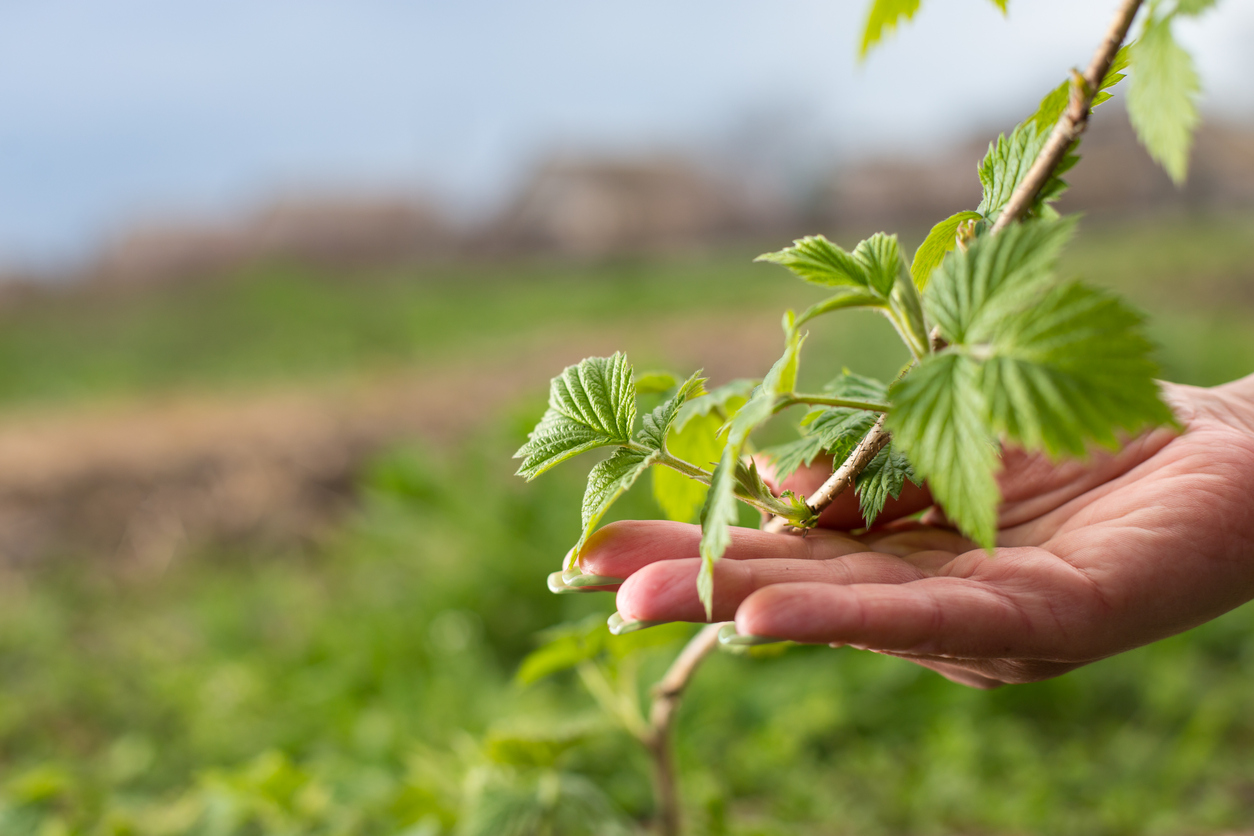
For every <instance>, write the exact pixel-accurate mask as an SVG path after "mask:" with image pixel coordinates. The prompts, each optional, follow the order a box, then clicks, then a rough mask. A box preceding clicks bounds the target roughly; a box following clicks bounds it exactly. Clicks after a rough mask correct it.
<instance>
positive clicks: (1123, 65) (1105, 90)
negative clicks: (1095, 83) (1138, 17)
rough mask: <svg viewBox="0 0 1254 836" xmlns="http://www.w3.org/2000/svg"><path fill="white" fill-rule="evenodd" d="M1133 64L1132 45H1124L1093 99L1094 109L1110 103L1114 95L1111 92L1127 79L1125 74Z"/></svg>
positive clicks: (1117, 53)
mask: <svg viewBox="0 0 1254 836" xmlns="http://www.w3.org/2000/svg"><path fill="white" fill-rule="evenodd" d="M1131 64H1132V45H1131V44H1124V45H1123V46H1122V47H1120V48H1119V51H1118V52H1116V53H1115V57H1114V59H1113V60H1111V62H1110V69H1108V70H1106V77H1105V78H1103V79H1102V85H1101V87H1099V88H1098V89H1097V95H1095V96H1094V97H1093V107H1097V106H1098V105H1100V104H1105V103H1106V102H1108V101H1110V99H1111V96H1112V95H1113V94H1112V93H1110V92H1109V90H1110V89H1111V88H1112V87H1114V86H1115V85H1116V84H1118V83H1119V82H1121V81H1123V80H1124V79H1125V78H1127V77H1128V76H1127V74H1125V73H1124V70H1126V69H1127V68H1128V67H1129V66H1131Z"/></svg>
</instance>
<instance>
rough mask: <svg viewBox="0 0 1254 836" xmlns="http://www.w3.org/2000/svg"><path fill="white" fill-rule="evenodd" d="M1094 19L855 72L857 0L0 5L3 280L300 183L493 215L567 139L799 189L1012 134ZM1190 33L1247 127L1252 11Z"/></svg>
mask: <svg viewBox="0 0 1254 836" xmlns="http://www.w3.org/2000/svg"><path fill="white" fill-rule="evenodd" d="M1109 12H1110V10H1109V9H1108V8H1107V5H1106V4H1091V3H1084V2H1081V0H1066V2H1061V3H1050V4H1046V3H1043V2H1029V0H1022V1H1021V2H1012V3H1011V5H1010V13H1009V15H1008V18H1007V19H1005V20H1003V19H1002V17H1001V16H1000V15H999V14H997V13H996V11H995V10H994V9H992V7H991V5H990V4H989V3H987V2H975V1H974V0H965V2H960V1H959V0H952V2H945V0H933V2H931V3H927V4H924V7H923V10H922V12H921V13H920V14H919V16H918V19H917V20H916V21H914V22H913V23H911V24H908V25H906V26H904V27H903V28H902V29H901V30H899V31H898V32H897V33H896V35H895V36H894V37H892V38H890V39H889V41H888V42H887V43H886V44H885V45H883V46H882V47H881V48H879V49H878V50H877V51H875V52H874V53H873V54H872V55H871V56H870V57H869V58H868V60H867V61H866V62H865V64H862V65H859V64H857V62H856V60H855V52H856V42H855V39H856V33H857V31H858V27H859V25H860V23H861V20H862V15H863V14H864V10H863V8H862V4H861V3H854V2H844V3H835V4H833V3H820V2H817V0H787V1H786V2H780V3H776V4H772V5H771V6H770V7H767V6H766V5H764V4H760V3H749V2H732V3H719V4H717V5H715V4H714V3H713V2H712V0H693V2H689V3H684V4H667V5H663V4H662V3H660V2H657V0H650V2H645V3H637V4H633V6H632V7H631V9H629V10H624V9H614V8H612V7H609V6H601V5H597V4H592V5H587V4H578V3H574V2H573V0H548V1H547V2H543V3H534V4H527V5H526V6H522V5H518V4H506V3H502V2H498V1H497V0H478V2H473V3H462V4H456V5H452V6H451V5H447V4H437V3H433V2H428V3H418V4H414V5H410V6H402V5H400V4H395V3H388V2H368V3H356V4H349V3H345V2H318V3H307V4H294V2H292V0H289V2H283V3H277V4H267V6H266V7H264V8H259V7H257V6H256V5H255V4H247V3H243V2H238V1H237V0H236V1H234V2H226V3H219V4H214V5H212V6H209V5H207V4H202V3H194V2H184V3H179V4H160V3H156V2H152V0H128V2H124V3H118V4H110V5H109V7H108V8H107V9H106V8H104V7H100V6H97V5H93V4H90V3H87V2H85V0H61V2H51V3H45V4H38V5H28V6H14V5H11V6H9V7H7V8H6V9H4V10H3V11H0V20H3V21H4V23H5V25H4V26H3V27H0V107H3V109H4V112H5V113H6V114H7V116H8V119H7V120H6V121H5V124H4V125H3V126H2V127H0V272H3V271H5V270H9V271H30V272H34V273H41V272H42V273H58V272H65V271H66V270H69V269H73V268H75V267H77V266H79V265H81V264H82V263H83V262H84V260H86V259H88V258H90V257H92V256H94V255H97V254H98V252H99V251H100V250H101V249H102V248H103V247H105V246H106V244H107V243H108V242H110V241H111V240H113V239H116V238H117V237H119V236H122V235H124V234H125V233H126V232H127V231H128V230H130V229H132V228H134V227H136V226H143V225H144V224H146V223H150V222H152V221H153V220H154V219H160V220H163V221H170V220H171V219H173V220H175V221H186V222H189V223H204V222H206V221H216V222H222V221H224V220H227V219H232V218H238V217H241V216H244V215H247V214H248V213H251V212H256V211H258V210H259V209H260V208H262V207H264V206H266V205H268V204H270V203H272V202H273V201H275V200H282V199H289V198H290V199H297V200H299V199H302V198H303V197H307V196H310V195H313V196H322V197H326V196H331V197H335V198H343V197H345V196H348V197H353V196H359V197H360V196H366V197H377V196H388V197H396V196H409V197H412V198H414V199H421V200H425V201H429V202H431V203H433V204H435V205H437V206H438V207H439V208H440V209H441V211H443V212H446V213H448V214H449V215H450V216H451V217H453V218H454V219H455V220H461V221H467V220H482V219H483V218H484V217H486V216H489V215H491V214H493V213H496V212H499V211H500V210H501V208H502V206H504V205H505V204H506V203H507V202H508V200H509V199H510V198H511V197H512V196H513V195H515V194H516V193H517V192H518V191H519V190H520V189H523V188H524V187H525V183H526V180H527V178H528V177H529V176H531V175H532V174H534V172H535V170H536V169H537V168H539V167H540V166H541V165H542V164H543V162H544V161H545V160H550V159H554V158H563V157H577V158H596V159H631V158H638V157H640V156H642V155H643V156H655V157H656V156H668V155H669V156H672V157H676V156H677V157H687V158H699V159H701V160H703V161H704V162H705V163H706V167H707V168H711V169H714V170H716V171H721V172H723V173H726V174H735V175H737V176H743V175H746V174H749V175H752V177H754V178H756V180H757V181H758V182H766V183H769V184H770V185H771V186H772V187H773V188H775V190H776V191H779V190H784V191H787V190H793V191H796V190H798V189H801V188H804V187H805V186H806V185H808V184H810V183H812V181H814V180H816V179H819V178H821V177H822V176H824V175H825V174H827V173H828V172H829V171H830V170H831V169H833V168H835V167H837V166H839V165H850V164H853V163H856V162H857V161H858V160H860V159H865V158H867V157H869V156H877V157H890V156H899V157H901V158H902V159H910V158H917V157H920V156H926V155H928V154H929V153H931V154H932V155H937V154H943V153H945V152H946V151H948V150H950V149H952V148H953V147H955V146H958V145H960V144H962V143H964V142H968V141H970V140H971V138H972V137H974V136H978V135H987V134H995V133H996V132H997V131H999V130H1004V129H1007V128H1008V127H1009V126H1010V125H1011V124H1013V123H1014V121H1016V120H1017V119H1018V118H1020V117H1021V115H1022V114H1023V113H1024V112H1026V111H1027V110H1028V109H1030V107H1031V106H1032V104H1034V103H1035V101H1036V100H1037V99H1038V98H1039V96H1040V95H1041V94H1042V93H1043V92H1044V91H1045V90H1046V89H1048V87H1050V86H1052V84H1054V83H1055V79H1056V78H1057V77H1058V76H1059V75H1060V74H1061V72H1060V71H1061V70H1062V69H1063V68H1065V67H1068V66H1070V65H1073V64H1077V63H1083V62H1084V61H1085V60H1087V57H1088V54H1089V52H1090V51H1091V49H1092V44H1093V43H1094V41H1095V39H1096V38H1097V37H1099V35H1100V32H1101V31H1102V30H1103V28H1104V26H1105V24H1106V18H1107V16H1108V15H1109ZM1179 29H1180V36H1181V39H1182V41H1184V42H1185V43H1186V44H1187V45H1188V46H1189V47H1191V48H1192V49H1193V51H1194V53H1195V55H1196V56H1197V59H1198V63H1199V69H1200V71H1201V75H1202V79H1203V84H1204V87H1205V90H1206V94H1205V98H1204V99H1203V108H1204V113H1205V114H1206V116H1207V118H1208V120H1214V121H1220V122H1231V123H1236V124H1242V123H1247V124H1248V123H1249V122H1250V121H1251V120H1252V119H1254V91H1252V90H1251V88H1250V87H1249V85H1248V84H1247V83H1246V82H1247V80H1248V79H1249V78H1250V77H1254V54H1251V53H1250V52H1249V51H1248V50H1247V49H1246V48H1245V45H1246V44H1248V43H1249V42H1250V40H1251V38H1254V8H1252V7H1251V6H1249V5H1248V4H1245V5H1243V4H1237V3H1228V4H1221V5H1220V6H1219V7H1218V9H1216V10H1214V11H1212V12H1210V13H1208V14H1207V15H1205V16H1203V17H1202V18H1201V19H1199V20H1198V21H1184V22H1182V24H1181V25H1180V26H1179ZM977 92H978V95H977V94H976V93H977Z"/></svg>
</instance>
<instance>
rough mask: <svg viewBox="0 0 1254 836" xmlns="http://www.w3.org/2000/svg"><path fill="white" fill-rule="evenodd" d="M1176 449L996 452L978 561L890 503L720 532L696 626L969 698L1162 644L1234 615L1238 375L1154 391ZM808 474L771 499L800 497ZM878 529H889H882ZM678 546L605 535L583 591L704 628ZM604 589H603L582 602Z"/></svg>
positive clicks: (1252, 399) (1244, 401) (1243, 427)
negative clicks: (801, 533)
mask: <svg viewBox="0 0 1254 836" xmlns="http://www.w3.org/2000/svg"><path fill="white" fill-rule="evenodd" d="M1164 397H1165V399H1166V400H1167V402H1168V403H1169V404H1170V405H1171V407H1172V408H1173V410H1174V411H1175V413H1176V415H1177V416H1178V417H1179V420H1180V423H1181V425H1182V428H1183V431H1182V432H1181V431H1176V430H1168V429H1159V430H1155V431H1153V432H1150V433H1148V434H1146V435H1143V436H1141V437H1139V438H1137V439H1135V440H1132V441H1131V442H1129V443H1128V444H1126V445H1125V446H1124V447H1123V448H1122V449H1121V450H1119V451H1118V452H1117V453H1109V452H1101V453H1096V454H1094V455H1093V456H1092V457H1091V458H1090V459H1089V460H1088V461H1087V462H1079V461H1064V462H1062V463H1058V464H1054V463H1051V462H1050V461H1049V460H1048V459H1046V458H1044V457H1042V456H1034V455H1029V454H1026V453H1023V452H1021V451H1015V450H1007V452H1006V453H1005V455H1004V457H1003V470H1002V473H1001V475H1000V477H999V481H1000V484H1001V488H1002V495H1003V499H1004V501H1003V503H1002V506H1001V509H1000V512H999V519H1000V523H999V529H1000V530H999V534H998V538H997V543H998V548H997V549H996V551H995V553H994V554H993V555H992V556H991V557H990V556H989V554H988V553H986V552H984V551H982V550H979V549H976V548H974V547H973V546H972V544H971V543H970V542H968V541H966V540H964V539H963V538H962V537H961V536H959V535H958V534H956V533H955V532H954V531H953V530H952V529H950V528H947V527H946V525H945V521H944V519H943V517H941V516H940V515H939V513H937V512H936V511H935V509H933V510H932V511H929V512H928V513H927V514H925V516H924V522H923V523H920V522H913V521H904V520H902V519H901V518H903V517H906V516H908V515H911V514H914V513H916V512H918V511H919V510H921V509H924V508H927V507H928V506H930V505H931V504H932V500H931V497H930V496H929V494H928V493H927V491H926V489H922V488H914V487H913V486H912V485H909V484H907V486H906V489H905V490H904V491H903V492H902V495H901V498H900V499H898V500H897V501H895V502H892V501H890V503H889V505H888V507H887V508H886V509H885V512H884V515H883V516H882V517H881V519H880V521H879V522H878V523H877V528H876V530H875V531H873V532H871V533H869V534H865V535H863V536H861V537H853V536H850V535H849V534H847V533H844V532H846V531H848V530H850V529H853V528H855V527H857V526H860V525H861V524H862V523H861V518H860V517H859V516H858V512H857V508H856V503H855V500H854V499H853V497H852V496H850V495H848V494H847V495H845V496H842V497H840V498H839V499H838V500H837V502H836V503H835V504H833V505H832V506H831V507H830V508H828V509H827V510H826V511H825V512H824V514H823V516H822V518H821V520H822V525H821V528H820V529H817V530H815V531H812V532H811V533H810V534H809V535H808V536H806V537H797V536H791V535H785V534H767V533H764V532H760V531H755V530H752V529H736V531H735V535H734V537H733V542H732V546H731V547H730V548H729V549H728V551H727V554H726V555H725V557H724V559H723V560H722V561H721V562H720V563H719V564H718V566H717V567H716V571H715V602H714V620H715V621H731V620H734V621H735V623H736V629H737V632H739V633H741V634H744V635H754V636H763V637H773V638H780V639H791V640H793V641H798V642H807V643H825V644H832V645H838V646H839V645H846V644H847V645H852V646H854V647H860V648H864V649H868V650H874V651H877V652H880V653H887V654H892V655H895V656H901V657H903V658H906V659H909V660H911V661H913V662H917V663H918V664H920V665H923V666H925V667H928V668H931V669H933V670H935V671H937V672H939V673H941V674H942V675H944V676H946V677H947V678H949V679H951V680H953V681H955V682H960V683H963V684H965V685H971V686H974V687H978V688H990V687H995V686H998V685H1002V684H1007V683H1019V682H1033V681H1037V680H1042V679H1048V678H1050V677H1054V676H1058V675H1059V674H1062V673H1065V672H1067V671H1070V670H1072V669H1074V668H1077V667H1080V666H1081V665H1085V664H1088V663H1090V662H1094V661H1097V660H1099V659H1103V658H1106V657H1108V656H1112V655H1114V654H1116V653H1120V652H1122V651H1125V650H1129V649H1131V648H1134V647H1139V646H1141V645H1144V644H1148V643H1150V642H1153V641H1156V640H1158V639H1161V638H1164V637H1166V636H1170V635H1173V634H1176V633H1179V632H1182V631H1184V630H1187V629H1189V628H1191V627H1194V626H1196V625H1198V624H1201V623H1203V622H1205V621H1208V620H1210V619H1212V618H1215V617H1216V616H1218V615H1220V614H1222V613H1224V612H1227V611H1228V610H1230V609H1232V608H1234V607H1237V606H1239V605H1240V604H1242V603H1245V602H1246V601H1248V600H1250V599H1252V598H1254V375H1251V376H1250V377H1247V378H1244V379H1242V380H1239V381H1235V382H1233V383H1229V384H1226V385H1224V386H1219V387H1215V388H1213V389H1201V388H1196V387H1190V386H1179V385H1174V384H1164ZM826 475H827V473H826V472H824V471H822V470H818V469H816V470H811V471H806V472H802V473H799V474H797V475H795V476H794V477H793V478H792V479H790V480H789V481H788V482H786V483H785V487H788V488H791V489H793V490H796V491H798V492H800V493H808V492H809V491H812V490H813V489H814V488H816V487H817V486H818V485H819V484H820V483H821V482H822V480H823V478H824V477H825V476H826ZM894 519H896V520H898V521H897V522H896V523H894V522H892V521H893V520H894ZM699 540H700V530H699V528H698V527H697V526H692V525H685V524H681V523H669V522H620V523H614V524H612V525H609V526H606V527H605V528H603V529H601V530H600V531H599V532H597V533H596V534H595V535H594V536H593V538H592V539H591V540H590V541H589V543H588V545H587V547H586V549H585V551H584V555H583V559H582V561H581V563H582V566H583V569H584V571H585V572H591V573H595V574H598V575H604V576H609V577H614V578H624V579H625V580H624V582H623V583H622V584H621V585H619V586H618V587H617V605H618V611H619V613H620V614H621V615H622V616H623V618H624V619H628V620H647V621H704V620H705V613H704V610H703V609H702V607H701V604H700V602H699V601H698V599H697V592H696V577H697V571H698V568H699V565H700V561H699V559H698V558H697V556H696V555H697V544H698V542H699ZM602 588H603V589H615V587H602Z"/></svg>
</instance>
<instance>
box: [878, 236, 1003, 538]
mask: <svg viewBox="0 0 1254 836" xmlns="http://www.w3.org/2000/svg"><path fill="white" fill-rule="evenodd" d="M1007 231H1009V230H1007ZM1002 234H1003V235H1004V234H1005V233H1002ZM889 394H890V397H891V398H892V402H893V409H892V411H891V412H889V413H888V427H889V429H890V430H891V431H892V433H893V443H894V444H896V445H897V446H898V447H899V449H900V450H901V452H902V453H903V454H905V456H906V457H907V458H908V459H909V461H910V462H911V463H913V465H914V467H915V470H916V472H917V473H918V475H919V476H921V477H923V478H924V479H926V480H927V483H928V487H929V488H930V489H931V491H932V495H933V496H934V497H935V498H936V501H937V502H939V503H940V505H941V506H942V507H943V508H944V509H945V513H946V514H947V515H948V516H949V518H950V519H951V520H952V521H953V522H954V523H955V524H956V525H957V526H958V528H960V529H961V530H962V532H963V533H964V534H966V535H967V536H968V537H970V538H972V539H973V540H975V542H977V543H978V544H980V545H981V546H983V547H984V548H986V549H992V547H993V545H994V544H995V541H996V535H997V502H998V499H999V496H1000V495H999V493H998V490H997V481H996V479H995V478H994V476H993V474H994V470H995V468H996V467H997V449H996V447H995V445H994V440H993V436H992V433H991V432H990V431H989V428H988V426H987V420H986V416H987V413H988V408H987V404H986V403H985V400H984V393H983V391H981V388H980V385H979V367H978V365H977V363H976V362H975V361H973V360H971V359H970V358H968V357H965V356H963V355H962V354H960V353H958V352H957V351H955V350H954V349H952V348H950V349H946V350H944V351H942V352H940V353H938V354H933V355H929V356H928V357H925V358H924V359H923V361H922V362H921V363H919V365H918V366H917V367H916V368H915V369H914V370H913V371H911V372H910V373H909V374H908V375H906V376H905V377H904V378H902V379H901V380H900V381H898V382H897V383H895V384H893V386H892V388H891V389H890V390H889Z"/></svg>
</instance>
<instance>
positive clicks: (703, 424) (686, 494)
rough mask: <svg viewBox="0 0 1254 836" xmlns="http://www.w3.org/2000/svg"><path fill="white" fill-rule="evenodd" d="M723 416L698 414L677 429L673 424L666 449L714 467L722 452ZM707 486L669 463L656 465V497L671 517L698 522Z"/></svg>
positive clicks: (663, 511)
mask: <svg viewBox="0 0 1254 836" xmlns="http://www.w3.org/2000/svg"><path fill="white" fill-rule="evenodd" d="M722 426H723V419H722V418H720V417H719V416H717V415H713V414H710V415H698V416H696V417H694V418H693V419H692V420H691V421H689V422H688V423H687V425H686V426H684V428H683V430H681V431H679V432H676V431H675V428H674V427H673V426H672V428H671V432H670V435H669V436H667V439H666V449H667V450H668V451H669V452H670V454H671V455H672V456H675V457H676V458H679V459H683V460H684V461H686V462H688V463H689V464H694V465H696V466H697V467H703V468H705V469H707V470H713V469H714V466H715V464H717V462H718V460H719V457H720V456H722V454H723V441H722V439H721V438H719V432H718V431H719V429H720V428H721V427H722ZM705 493H706V486H705V485H703V484H702V483H701V482H698V481H697V480H695V479H691V478H689V477H687V476H685V475H683V474H682V473H679V472H677V471H674V470H671V469H670V468H669V467H655V468H653V498H654V499H655V500H657V504H658V506H659V507H660V508H661V509H662V513H663V514H665V515H666V518H667V519H668V520H674V521H675V522H696V521H697V519H698V517H699V515H700V513H701V506H702V505H703V504H704V503H705Z"/></svg>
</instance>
